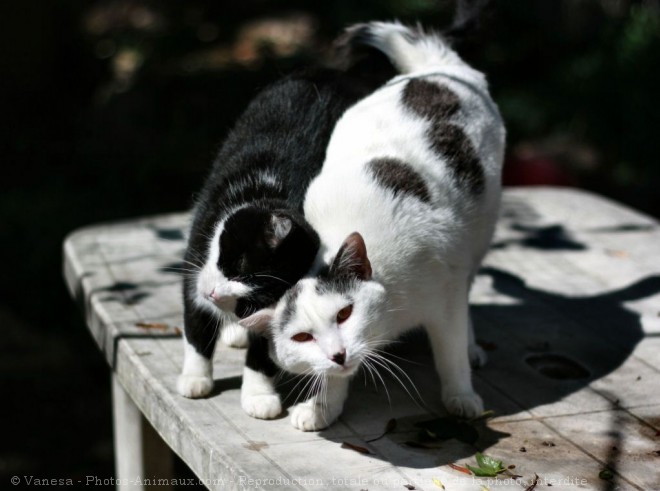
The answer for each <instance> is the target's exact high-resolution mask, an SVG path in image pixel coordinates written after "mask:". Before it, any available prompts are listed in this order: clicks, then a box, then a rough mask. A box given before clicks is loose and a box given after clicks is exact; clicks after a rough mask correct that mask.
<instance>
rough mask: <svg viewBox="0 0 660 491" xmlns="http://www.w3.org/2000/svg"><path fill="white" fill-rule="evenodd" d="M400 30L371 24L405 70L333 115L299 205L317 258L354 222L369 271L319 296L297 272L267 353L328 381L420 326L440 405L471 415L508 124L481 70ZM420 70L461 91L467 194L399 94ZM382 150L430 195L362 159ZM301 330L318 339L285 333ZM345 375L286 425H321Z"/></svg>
mask: <svg viewBox="0 0 660 491" xmlns="http://www.w3.org/2000/svg"><path fill="white" fill-rule="evenodd" d="M405 31H406V28H404V27H403V26H401V25H399V24H386V23H377V24H375V29H374V30H372V33H376V34H377V36H376V39H375V41H374V42H373V43H372V44H373V45H374V46H376V47H377V48H379V49H381V50H382V51H383V52H385V53H386V54H388V55H389V56H391V57H392V58H393V60H394V62H395V64H396V65H397V66H398V67H400V68H401V69H402V70H403V71H404V72H405V74H404V75H401V76H398V77H396V78H395V79H393V80H392V81H390V82H389V83H388V84H387V85H386V86H385V87H383V88H381V89H380V90H378V91H377V92H375V93H374V94H372V95H371V96H369V97H367V98H365V99H363V100H362V101H360V102H359V103H357V104H356V105H355V106H353V107H352V108H350V109H349V110H348V111H346V113H345V114H344V116H343V117H342V118H341V119H340V120H339V122H338V123H337V125H336V127H335V130H334V133H333V135H332V138H331V140H330V143H329V146H328V150H327V154H326V161H325V163H324V166H323V170H322V172H321V174H320V175H319V176H318V177H317V178H316V179H315V180H314V181H313V182H312V184H311V186H310V188H309V191H308V193H307V198H306V201H305V204H304V211H305V216H306V218H307V220H308V221H309V223H310V224H311V225H312V226H313V227H314V228H315V229H316V230H317V231H318V233H319V235H320V237H321V243H322V247H321V252H320V254H321V258H320V259H322V260H323V262H325V263H330V262H331V260H332V258H333V257H334V256H335V255H336V254H337V251H338V250H339V248H340V246H341V245H342V243H343V242H344V240H345V239H346V237H347V236H348V235H349V234H350V233H352V232H354V231H358V232H359V233H360V234H361V235H362V236H363V237H364V241H365V243H366V249H367V254H368V256H369V259H370V261H371V266H372V267H373V279H372V280H371V281H364V282H361V284H360V288H359V289H358V290H357V291H355V292H351V296H352V299H348V298H343V297H342V295H338V294H323V295H322V294H319V293H318V292H317V291H316V289H315V285H316V283H317V281H318V280H317V279H305V280H302V281H301V282H299V284H298V286H299V287H301V288H302V290H301V292H300V295H299V297H298V299H297V302H296V309H295V311H294V314H293V316H292V317H291V318H290V321H289V322H287V323H286V325H281V324H280V319H281V318H282V313H283V309H284V300H281V301H280V304H279V305H278V307H277V309H276V311H275V316H274V321H273V333H274V347H273V353H272V356H273V358H274V359H275V360H276V361H277V363H278V364H279V365H280V366H281V367H283V368H285V369H287V370H289V371H292V372H295V373H303V372H306V371H307V372H310V371H311V372H313V373H317V374H319V373H320V374H323V376H324V377H325V379H326V380H327V381H330V380H332V381H336V380H344V382H345V384H347V383H348V382H347V381H348V379H349V377H350V376H351V375H352V374H353V373H354V372H355V370H356V369H357V367H358V366H359V365H360V364H361V363H365V361H366V362H368V360H369V356H370V350H371V349H372V348H374V347H376V346H382V345H383V344H386V343H388V342H390V341H393V340H395V339H396V338H397V337H398V336H399V335H401V334H402V333H403V332H404V331H406V330H407V329H409V328H410V327H412V326H416V325H420V324H421V325H423V326H424V327H425V328H426V330H427V332H428V335H429V339H430V342H431V347H432V349H433V353H434V359H435V365H436V369H437V371H438V374H439V375H440V378H441V382H442V388H441V390H442V399H443V401H444V403H445V406H446V407H447V409H448V410H449V411H450V412H451V413H454V414H457V415H462V416H466V417H474V416H477V415H479V414H480V413H481V412H482V411H483V403H482V402H481V399H480V397H479V396H478V395H477V394H476V393H475V392H474V390H473V388H472V382H471V376H470V361H469V360H470V359H472V360H473V363H474V364H477V365H478V364H482V363H483V362H484V361H485V354H484V353H483V351H482V350H480V348H479V347H478V346H476V345H475V344H474V339H473V337H474V336H473V335H472V333H471V332H470V331H471V327H470V321H469V312H468V293H469V289H470V284H471V281H472V278H473V277H474V275H475V273H476V271H477V269H478V267H479V264H480V262H481V260H482V258H483V256H484V254H485V253H486V250H487V248H488V245H489V242H490V239H491V237H492V233H493V229H494V224H495V220H496V217H497V213H498V206H499V200H500V171H501V164H502V158H503V149H504V136H505V131H504V127H503V124H502V121H501V118H500V116H499V113H498V111H497V108H496V106H495V104H494V103H493V101H492V100H491V98H490V96H489V94H488V88H487V84H486V81H485V78H484V76H483V75H482V74H481V73H479V72H477V71H476V70H474V69H472V68H471V67H469V66H468V65H466V64H465V63H464V62H463V61H462V60H461V59H460V58H459V57H458V55H457V54H456V53H454V52H453V51H452V50H451V49H450V48H449V47H448V46H447V45H446V44H445V43H443V41H442V40H441V39H440V38H439V37H436V36H434V35H429V36H425V37H424V38H423V39H422V40H421V41H416V42H413V43H411V42H410V41H409V39H410V37H409V36H404V35H402V33H403V32H405ZM418 77H419V78H422V79H424V80H426V81H430V82H434V83H441V84H443V85H445V86H447V87H449V89H450V90H451V91H453V92H454V93H455V94H456V95H457V96H458V98H459V99H460V106H461V109H460V111H459V113H458V114H457V115H455V116H454V117H453V118H452V119H451V123H452V124H455V125H457V126H459V127H460V128H461V129H462V130H463V131H464V133H465V134H466V135H467V137H468V138H469V139H470V141H471V143H472V145H473V146H474V149H475V150H476V153H477V155H478V157H479V159H480V164H481V166H482V168H483V170H484V178H485V191H484V192H483V193H482V194H480V195H478V196H474V195H471V194H470V192H469V191H468V190H467V189H466V188H465V187H464V186H461V185H459V184H458V183H457V182H456V180H455V179H454V178H453V176H452V174H451V172H450V170H449V168H448V165H447V162H446V161H445V160H444V157H442V156H438V155H437V154H436V153H435V152H434V151H433V150H432V149H431V147H430V144H429V142H428V140H427V136H426V131H427V129H428V126H429V124H430V123H429V122H428V121H427V120H425V119H423V118H420V117H419V116H418V115H416V114H414V113H413V112H412V111H410V110H409V109H407V108H405V107H403V105H402V104H401V102H400V101H401V93H402V91H403V89H404V88H405V86H406V83H407V80H408V79H410V78H418ZM379 157H393V158H397V159H400V160H401V161H403V162H405V163H407V164H408V165H410V166H411V167H412V168H413V169H414V170H415V171H416V172H417V173H418V174H419V175H420V176H422V178H423V179H424V181H425V183H426V186H427V188H428V190H429V193H430V195H431V202H430V203H424V202H422V201H421V200H419V199H416V198H414V197H411V196H405V197H403V198H399V199H393V198H392V193H391V191H389V190H387V189H384V188H383V187H382V186H381V185H379V184H378V183H377V182H375V180H374V178H373V176H372V175H371V173H370V172H369V170H368V169H367V168H366V164H368V163H369V162H370V161H371V160H373V159H375V158H379ZM348 301H352V302H353V303H354V311H353V314H352V315H351V317H350V318H349V319H348V320H347V321H346V322H345V323H344V324H342V325H341V326H338V325H337V324H336V322H335V316H336V314H337V312H338V310H339V309H341V308H342V307H344V306H345V305H346V303H347V302H348ZM301 331H303V332H309V333H311V334H313V335H314V337H315V340H314V341H309V342H304V343H299V342H295V341H292V340H291V336H292V335H294V334H295V333H297V332H301ZM338 348H343V349H345V350H346V353H347V355H346V363H345V365H344V367H340V366H338V365H337V364H334V363H333V362H332V361H330V360H329V356H331V355H332V353H333V352H334V350H336V349H338ZM468 350H469V351H470V355H469V356H468ZM371 353H373V352H371ZM345 384H344V385H341V384H335V383H333V384H330V385H335V386H337V385H338V386H339V388H338V389H336V391H335V393H332V394H331V392H332V390H327V392H326V394H325V396H324V397H325V398H326V399H327V400H328V401H329V403H328V407H327V410H326V414H325V415H324V414H323V412H322V405H321V404H319V401H318V399H316V398H314V397H313V398H312V399H310V401H306V402H305V403H303V404H302V405H300V406H299V408H296V409H294V410H293V412H292V422H293V424H294V426H296V427H297V428H300V429H303V430H309V429H318V428H320V427H323V426H327V425H328V424H330V423H331V422H332V421H333V420H334V419H335V418H336V417H337V416H338V415H339V413H340V412H341V407H342V406H343V402H344V399H345V397H346V394H347V391H346V390H345Z"/></svg>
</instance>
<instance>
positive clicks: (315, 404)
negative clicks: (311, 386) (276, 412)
mask: <svg viewBox="0 0 660 491" xmlns="http://www.w3.org/2000/svg"><path fill="white" fill-rule="evenodd" d="M349 382H350V379H349V378H348V377H327V378H326V379H325V381H324V383H323V385H322V386H321V387H320V389H319V393H318V394H315V395H313V396H312V397H310V398H309V399H308V400H306V401H305V402H301V403H299V404H297V405H296V406H294V407H293V409H292V410H291V424H293V426H295V427H296V428H298V429H299V430H302V431H317V430H322V429H323V428H327V427H328V426H330V425H331V424H332V423H334V422H335V420H336V419H337V418H338V417H339V415H340V414H341V412H342V409H343V408H344V402H345V401H346V397H347V396H348V385H349Z"/></svg>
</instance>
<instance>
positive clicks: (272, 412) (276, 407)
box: [241, 394, 282, 419]
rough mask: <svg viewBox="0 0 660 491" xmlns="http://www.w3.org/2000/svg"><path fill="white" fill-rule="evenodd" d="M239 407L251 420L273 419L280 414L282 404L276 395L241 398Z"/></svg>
mask: <svg viewBox="0 0 660 491" xmlns="http://www.w3.org/2000/svg"><path fill="white" fill-rule="evenodd" d="M241 406H242V407H243V411H245V412H246V413H248V414H249V415H250V416H252V417H253V418H259V419H273V418H276V417H277V416H279V415H280V414H281V413H282V402H281V401H280V396H279V395H278V394H257V395H250V396H243V397H241Z"/></svg>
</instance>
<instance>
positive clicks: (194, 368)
mask: <svg viewBox="0 0 660 491" xmlns="http://www.w3.org/2000/svg"><path fill="white" fill-rule="evenodd" d="M183 341H184V344H183V346H184V359H183V370H182V372H181V375H180V376H179V379H178V381H177V386H176V387H177V390H178V391H179V394H181V395H182V396H185V397H190V398H192V399H196V398H198V397H204V396H207V395H209V394H210V393H211V389H213V362H212V360H208V359H206V358H204V357H203V356H202V355H200V354H199V353H197V350H195V348H194V347H193V346H192V345H191V344H189V343H188V340H187V339H186V338H185V336H184V338H183Z"/></svg>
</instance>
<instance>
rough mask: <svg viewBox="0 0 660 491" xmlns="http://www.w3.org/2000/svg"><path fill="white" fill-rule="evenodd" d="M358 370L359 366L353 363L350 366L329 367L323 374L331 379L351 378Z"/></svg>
mask: <svg viewBox="0 0 660 491" xmlns="http://www.w3.org/2000/svg"><path fill="white" fill-rule="evenodd" d="M359 368H360V364H359V363H355V364H351V365H343V366H336V367H330V368H329V369H327V370H326V371H325V373H326V374H327V375H330V376H332V377H352V376H353V375H355V373H356V372H357V371H358V369H359Z"/></svg>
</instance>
